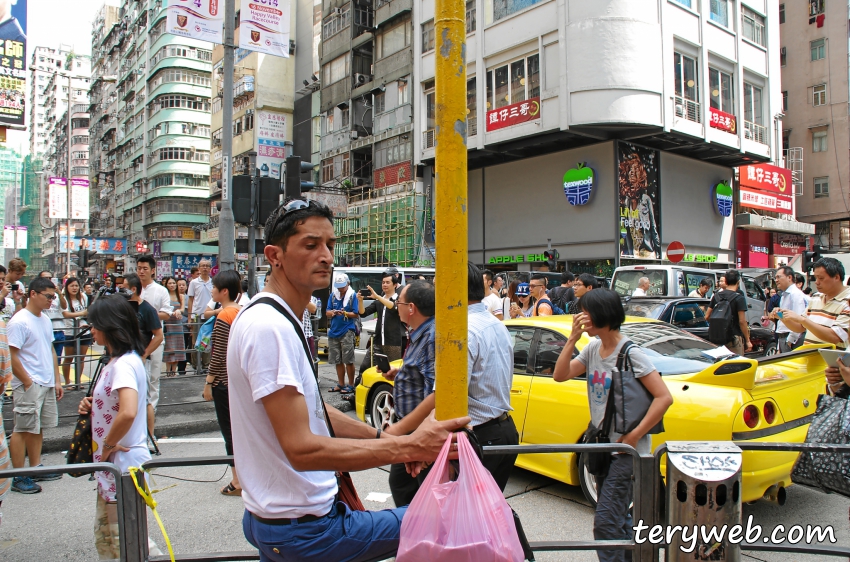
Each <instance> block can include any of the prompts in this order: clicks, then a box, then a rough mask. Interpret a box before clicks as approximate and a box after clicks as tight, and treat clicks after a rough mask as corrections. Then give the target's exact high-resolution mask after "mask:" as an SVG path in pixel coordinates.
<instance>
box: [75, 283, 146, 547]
mask: <svg viewBox="0 0 850 562" xmlns="http://www.w3.org/2000/svg"><path fill="white" fill-rule="evenodd" d="M88 319H89V323H90V324H91V327H92V328H91V332H92V337H93V338H94V341H95V343H97V344H98V345H102V346H104V347H106V353H107V354H108V355H109V356H110V357H111V358H112V359H111V360H110V361H109V363H108V364H107V365H106V366H105V367H104V368H103V371H102V373H101V375H100V378H98V380H97V381H96V383H95V386H94V392H93V396H91V397H85V398H83V399H82V401H81V402H80V406H79V409H78V411H79V413H80V414H81V415H88V414H91V427H92V439H93V441H94V447H93V449H94V455H93V461H94V462H111V463H114V464H115V465H117V466H118V468H119V469H121V471H122V472H126V471H127V469H128V468H129V467H131V466H141V465H142V464H143V463H145V462H146V461H148V460H150V458H151V455H150V451H148V446H147V425H146V423H147V417H146V411H147V410H146V408H147V395H148V389H147V375H146V373H145V366H144V363H142V359H141V355H142V354H144V352H145V346H144V344H143V343H142V340H141V334H140V333H139V321H138V319H137V318H136V311H135V310H133V307H132V306H130V303H129V302H128V301H127V299H126V298H125V297H123V296H120V295H110V296H106V297H102V298H100V299H98V300H97V301H95V302H94V303H93V304H92V306H91V308H89V310H88ZM95 478H96V479H97V511H96V515H95V524H94V538H95V546H96V548H97V554H98V556H99V558H100V559H101V560H109V559H114V558H119V557H120V554H121V552H120V548H119V537H118V513H117V504H116V503H115V492H116V483H115V477H114V476H113V475H112V474H110V473H108V472H96V473H95Z"/></svg>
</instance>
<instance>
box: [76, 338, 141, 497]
mask: <svg viewBox="0 0 850 562" xmlns="http://www.w3.org/2000/svg"><path fill="white" fill-rule="evenodd" d="M121 388H132V389H133V390H135V391H136V392H137V393H138V399H137V402H138V403H137V404H136V418H135V419H134V420H133V425H131V426H130V430H129V431H128V432H127V434H126V435H124V437H122V438H121V440H120V441H118V443H112V444H113V445H116V444H117V445H121V446H123V447H127V448H128V449H130V450H129V451H116V452H115V453H114V454H113V455H112V458H110V459H109V462H111V463H114V464H115V465H116V466H118V468H120V469H121V472H126V471H127V469H128V468H129V467H131V466H142V464H143V463H145V462H147V461H149V460H150V459H151V454H150V451H149V450H148V441H147V439H148V426H147V401H148V379H147V374H146V372H145V366H144V364H143V363H142V358H141V357H139V356H138V354H137V353H136V352H134V351H133V352H130V353H125V354H124V355H122V356H121V357H117V358H115V359H112V360H111V361H110V362H109V364H108V365H107V366H106V367H104V368H103V372H102V373H101V375H100V379H98V381H97V385H96V386H95V389H94V392H93V394H92V417H91V423H92V438H93V440H94V443H95V447H94V454H93V457H94V459H93V460H94V462H101V461H102V456H101V455H102V454H103V452H104V449H103V443H104V441H105V440H106V437H107V436H108V435H109V430H110V427H111V426H112V424H113V423H114V422H115V416H117V415H118V410H119V408H118V389H121ZM95 478H96V479H97V491H98V493H99V494H100V495H101V497H102V498H103V499H104V500H106V501H109V502H112V501H115V477H114V476H113V475H112V474H110V473H109V472H95Z"/></svg>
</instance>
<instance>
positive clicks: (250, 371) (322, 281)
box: [227, 199, 469, 562]
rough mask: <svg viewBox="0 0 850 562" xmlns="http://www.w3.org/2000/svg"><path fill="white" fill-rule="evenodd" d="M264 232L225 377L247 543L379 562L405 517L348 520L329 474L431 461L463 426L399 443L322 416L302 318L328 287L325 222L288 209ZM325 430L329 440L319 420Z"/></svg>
mask: <svg viewBox="0 0 850 562" xmlns="http://www.w3.org/2000/svg"><path fill="white" fill-rule="evenodd" d="M267 225H268V226H267V228H266V229H265V243H266V246H265V251H264V254H265V257H266V259H267V260H268V262H269V264H270V265H271V280H270V281H269V283H268V285H266V287H265V290H264V291H263V292H262V293H260V294H258V295H257V296H256V297H255V298H254V299H252V301H253V302H254V303H256V301H258V300H259V299H272V300H273V301H274V302H275V303H277V305H278V306H279V307H280V308H281V309H282V311H285V313H286V315H287V316H288V319H287V318H283V317H282V312H281V311H278V310H277V309H276V308H274V307H272V306H271V305H269V304H267V303H265V302H261V303H257V304H254V305H253V306H248V307H246V308H244V309H243V310H242V311H241V312H240V313H239V316H238V317H237V318H236V320H235V321H234V323H233V327H232V328H231V330H230V340H229V343H228V349H229V350H230V351H229V353H228V354H227V372H228V379H229V380H228V386H229V393H230V417H231V427H232V430H233V445H234V456H235V463H236V464H237V465H239V467H240V468H239V471H240V472H239V476H240V481H241V482H242V500H243V501H244V502H245V508H246V511H245V515H244V517H243V520H242V528H243V530H244V532H245V537H246V538H247V539H248V541H249V542H250V543H251V544H253V545H254V546H255V547H257V548H259V549H260V551H261V554H260V556H261V557H262V559H263V560H279V559H280V556H281V554H280V553H281V552H282V551H284V550H285V552H286V555H287V557H289V558H291V559H293V560H322V561H323V562H334V561H337V560H346V561H358V560H363V561H365V560H376V559H380V557H385V558H387V557H391V556H393V555H394V554H395V552H396V550H397V549H398V541H399V531H400V529H401V520H402V517H403V516H404V513H405V511H406V509H407V508H406V507H399V508H396V509H390V510H384V511H378V512H368V511H352V510H350V509H349V508H348V507H347V506H346V505H345V504H343V503H340V502H338V501H337V500H336V495H337V480H336V477H335V472H337V471H352V470H365V469H367V468H372V467H377V466H384V465H387V464H392V463H402V462H403V463H409V465H408V466H409V467H410V470H411V474H413V475H414V476H415V475H417V474H418V472H419V469H420V468H421V466H422V465H421V462H419V461H426V462H427V461H432V460H434V459H436V457H437V454H438V453H439V450H440V448H441V447H442V445H443V444H444V443H445V441H446V439H447V438H448V436H449V435H450V432H451V431H453V430H456V429H458V428H460V427H462V426H463V425H465V424H467V423H469V418H468V417H464V418H459V419H455V420H448V421H443V422H437V421H436V420H435V419H434V417H433V414H432V415H431V416H430V417H429V419H428V420H427V421H426V422H425V423H424V424H423V425H422V426H420V427H419V428H418V429H417V430H416V431H415V432H414V433H413V434H411V435H406V436H403V437H392V436H389V435H382V433H381V431H380V430H378V431H376V430H375V429H374V428H372V427H370V426H368V425H366V424H364V423H362V422H360V421H358V420H355V419H352V418H350V417H348V416H346V415H345V414H343V413H341V412H339V411H338V410H337V409H336V408H333V407H330V408H325V406H324V403H323V400H322V396H321V393H320V391H319V386H318V381H317V378H316V376H315V374H314V371H313V362H312V360H311V358H310V357H309V356H308V353H307V351H305V349H304V343H303V341H304V340H303V339H302V338H303V337H304V334H303V331H302V328H301V315H302V313H303V311H304V309H305V308H306V306H307V303H308V302H309V301H310V296H311V294H312V293H313V291H314V290H316V289H320V288H323V287H328V286H329V285H330V275H331V267H332V265H333V259H334V257H333V246H334V243H335V241H336V237H335V235H334V231H333V214H332V213H331V211H330V210H329V209H328V208H327V207H326V206H325V205H322V204H321V203H317V202H315V201H311V202H309V203H307V202H305V201H302V200H299V199H295V200H289V201H287V202H286V204H284V205H282V206H281V207H279V208H278V209H277V210H276V211H275V212H274V213H273V214H272V216H271V217H270V218H269V221H268V223H267ZM326 415H327V416H328V418H329V420H330V423H331V424H332V425H333V432H334V434H335V437H336V438H331V437H330V432H329V430H328V426H327V423H326V422H325V416H326Z"/></svg>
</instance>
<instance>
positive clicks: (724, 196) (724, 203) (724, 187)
mask: <svg viewBox="0 0 850 562" xmlns="http://www.w3.org/2000/svg"><path fill="white" fill-rule="evenodd" d="M711 191H712V194H713V195H714V209H715V210H716V211H717V214H718V215H720V216H721V217H729V216H731V215H732V188H731V187H729V184H728V183H726V182H725V181H722V182H720V183H718V184H717V185H715V186H714V188H713V189H712V190H711Z"/></svg>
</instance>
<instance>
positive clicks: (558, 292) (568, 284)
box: [549, 271, 576, 310]
mask: <svg viewBox="0 0 850 562" xmlns="http://www.w3.org/2000/svg"><path fill="white" fill-rule="evenodd" d="M575 280H576V276H575V275H573V274H572V273H570V272H569V271H565V272H563V273H562V274H561V286H560V287H555V288H554V289H551V290H550V291H549V300H551V301H552V304H554V305H555V306H557V307H558V308H560V309H561V310H567V308H569V306H570V303H571V302H573V301H574V300H576V293H575V291H574V290H573V283H575Z"/></svg>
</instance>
